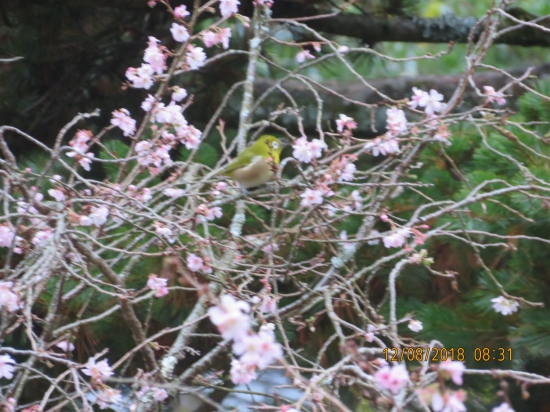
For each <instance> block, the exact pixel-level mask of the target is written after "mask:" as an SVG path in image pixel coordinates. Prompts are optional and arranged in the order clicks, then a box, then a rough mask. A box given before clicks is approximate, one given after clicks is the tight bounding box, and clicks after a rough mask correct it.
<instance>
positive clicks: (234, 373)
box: [229, 359, 258, 385]
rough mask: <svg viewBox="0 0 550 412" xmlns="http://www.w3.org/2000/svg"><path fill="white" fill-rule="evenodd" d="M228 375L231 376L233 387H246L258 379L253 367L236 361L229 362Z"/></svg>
mask: <svg viewBox="0 0 550 412" xmlns="http://www.w3.org/2000/svg"><path fill="white" fill-rule="evenodd" d="M229 374H230V375H231V381H232V382H233V383H234V384H235V385H246V384H247V383H250V382H252V381H253V380H255V379H256V378H257V377H258V375H257V374H256V367H255V366H254V365H247V364H245V363H242V362H241V361H239V360H237V359H233V360H232V361H231V370H230V372H229Z"/></svg>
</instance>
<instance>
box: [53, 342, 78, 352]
mask: <svg viewBox="0 0 550 412" xmlns="http://www.w3.org/2000/svg"><path fill="white" fill-rule="evenodd" d="M55 346H57V347H58V348H59V349H61V350H62V351H63V352H72V351H73V350H74V345H73V344H72V343H71V342H69V341H66V340H62V341H61V342H57V343H56V344H55Z"/></svg>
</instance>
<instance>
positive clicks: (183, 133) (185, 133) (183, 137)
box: [176, 125, 202, 150]
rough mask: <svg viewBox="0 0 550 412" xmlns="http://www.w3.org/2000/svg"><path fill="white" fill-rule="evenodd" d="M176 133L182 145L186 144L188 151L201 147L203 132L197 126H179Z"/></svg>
mask: <svg viewBox="0 0 550 412" xmlns="http://www.w3.org/2000/svg"><path fill="white" fill-rule="evenodd" d="M176 133H177V136H178V139H179V142H180V143H181V144H184V145H185V147H186V148H187V149H188V150H194V149H196V148H198V147H199V145H200V142H201V137H202V132H201V131H200V130H199V129H197V128H196V127H195V126H191V125H189V126H187V125H186V126H179V127H177V128H176Z"/></svg>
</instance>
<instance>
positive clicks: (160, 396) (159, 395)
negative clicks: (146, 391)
mask: <svg viewBox="0 0 550 412" xmlns="http://www.w3.org/2000/svg"><path fill="white" fill-rule="evenodd" d="M151 390H152V391H153V399H155V400H156V401H157V402H163V401H164V400H165V399H166V398H168V393H167V392H166V391H165V390H164V389H161V388H155V387H153V388H151Z"/></svg>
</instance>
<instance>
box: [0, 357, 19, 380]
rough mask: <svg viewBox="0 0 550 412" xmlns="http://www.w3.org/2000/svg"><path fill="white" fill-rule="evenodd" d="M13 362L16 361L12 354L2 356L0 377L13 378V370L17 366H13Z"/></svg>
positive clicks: (0, 359)
mask: <svg viewBox="0 0 550 412" xmlns="http://www.w3.org/2000/svg"><path fill="white" fill-rule="evenodd" d="M12 364H15V361H14V360H13V359H12V358H11V356H10V355H1V356H0V378H6V379H11V378H13V370H14V369H15V368H14V367H13V366H12Z"/></svg>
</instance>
